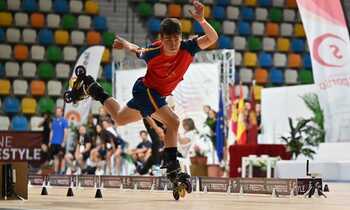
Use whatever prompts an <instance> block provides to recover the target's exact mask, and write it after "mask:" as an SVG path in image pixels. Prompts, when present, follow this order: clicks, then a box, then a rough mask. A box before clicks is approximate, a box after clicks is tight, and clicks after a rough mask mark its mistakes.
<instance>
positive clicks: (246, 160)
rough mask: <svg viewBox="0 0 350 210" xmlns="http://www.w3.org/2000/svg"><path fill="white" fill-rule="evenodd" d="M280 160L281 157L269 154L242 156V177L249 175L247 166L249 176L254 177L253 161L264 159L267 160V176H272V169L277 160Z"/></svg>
mask: <svg viewBox="0 0 350 210" xmlns="http://www.w3.org/2000/svg"><path fill="white" fill-rule="evenodd" d="M278 160H280V157H270V156H268V155H262V156H260V157H258V156H256V155H249V156H248V157H242V177H246V176H247V170H246V169H247V166H248V168H249V169H248V177H249V178H252V177H253V163H254V162H258V161H262V162H266V177H267V178H271V177H272V176H271V169H272V168H275V166H276V162H277V161H278Z"/></svg>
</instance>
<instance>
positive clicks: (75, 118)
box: [66, 110, 81, 123]
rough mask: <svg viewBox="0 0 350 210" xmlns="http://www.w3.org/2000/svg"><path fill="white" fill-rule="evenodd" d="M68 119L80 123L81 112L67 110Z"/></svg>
mask: <svg viewBox="0 0 350 210" xmlns="http://www.w3.org/2000/svg"><path fill="white" fill-rule="evenodd" d="M66 119H67V120H69V121H75V122H78V123H79V122H80V120H81V117H80V114H79V112H77V111H74V110H71V111H69V112H67V114H66Z"/></svg>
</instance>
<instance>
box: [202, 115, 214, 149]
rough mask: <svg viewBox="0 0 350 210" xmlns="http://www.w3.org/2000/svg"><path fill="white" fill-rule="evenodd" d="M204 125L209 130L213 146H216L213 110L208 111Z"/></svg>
mask: <svg viewBox="0 0 350 210" xmlns="http://www.w3.org/2000/svg"><path fill="white" fill-rule="evenodd" d="M205 124H206V125H208V126H209V128H210V131H211V133H210V138H211V141H212V142H213V145H216V133H215V132H216V112H215V111H214V110H213V109H210V110H209V112H208V118H207V120H206V121H205Z"/></svg>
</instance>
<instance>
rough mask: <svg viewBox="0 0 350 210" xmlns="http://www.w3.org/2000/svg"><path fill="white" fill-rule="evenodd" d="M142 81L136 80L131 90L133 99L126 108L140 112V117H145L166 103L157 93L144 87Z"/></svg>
mask: <svg viewBox="0 0 350 210" xmlns="http://www.w3.org/2000/svg"><path fill="white" fill-rule="evenodd" d="M142 79H143V78H139V79H138V80H136V82H135V84H134V87H133V88H132V95H133V98H132V99H131V100H130V101H129V102H128V103H127V106H128V107H129V108H132V109H136V110H138V111H140V112H141V115H142V117H147V116H150V115H151V114H152V113H153V112H155V111H156V110H157V109H159V108H161V107H162V106H164V105H166V104H167V103H166V101H165V98H166V97H165V96H161V95H159V93H158V92H157V91H155V90H151V89H149V88H148V87H146V86H145V85H144V84H143V81H142Z"/></svg>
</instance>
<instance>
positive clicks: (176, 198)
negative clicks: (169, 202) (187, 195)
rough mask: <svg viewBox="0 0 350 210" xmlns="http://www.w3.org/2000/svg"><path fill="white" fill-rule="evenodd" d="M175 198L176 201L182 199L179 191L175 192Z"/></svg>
mask: <svg viewBox="0 0 350 210" xmlns="http://www.w3.org/2000/svg"><path fill="white" fill-rule="evenodd" d="M173 196H174V199H175V200H179V198H180V194H179V192H178V191H177V190H174V191H173Z"/></svg>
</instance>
